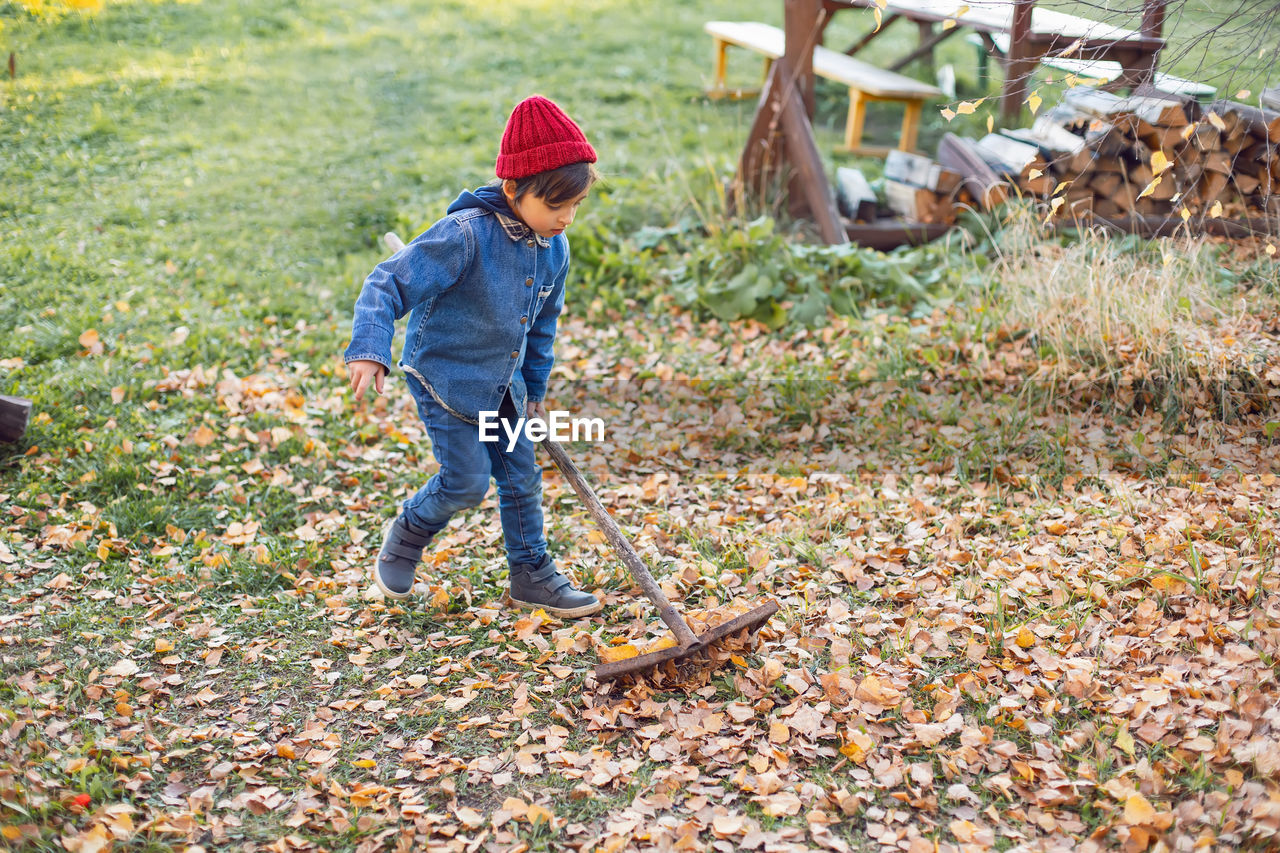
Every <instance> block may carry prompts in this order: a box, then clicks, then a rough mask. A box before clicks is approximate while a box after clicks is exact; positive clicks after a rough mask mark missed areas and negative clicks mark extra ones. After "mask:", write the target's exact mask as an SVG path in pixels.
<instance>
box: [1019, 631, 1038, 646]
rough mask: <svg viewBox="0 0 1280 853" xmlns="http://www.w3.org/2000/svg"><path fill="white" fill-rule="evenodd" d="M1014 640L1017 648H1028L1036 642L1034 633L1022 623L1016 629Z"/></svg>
mask: <svg viewBox="0 0 1280 853" xmlns="http://www.w3.org/2000/svg"><path fill="white" fill-rule="evenodd" d="M1016 642H1017V644H1018V647H1019V648H1023V649H1029V648H1031V647H1032V646H1034V645H1035V644H1036V635H1035V634H1033V633H1031V631H1029V630H1028V629H1027V626H1026V625H1023V626H1022V627H1021V628H1019V629H1018V637H1017V640H1016Z"/></svg>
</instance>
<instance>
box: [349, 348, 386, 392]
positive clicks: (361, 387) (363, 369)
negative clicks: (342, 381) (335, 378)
mask: <svg viewBox="0 0 1280 853" xmlns="http://www.w3.org/2000/svg"><path fill="white" fill-rule="evenodd" d="M386 375H387V369H386V368H385V367H383V366H382V365H381V364H378V362H376V361H364V360H360V359H357V360H356V361H351V362H348V363H347V382H348V383H349V384H350V385H351V390H352V391H354V392H355V394H356V402H357V403H358V402H360V401H361V400H362V399H364V392H365V389H366V388H368V387H369V383H370V382H372V383H373V390H374V391H376V392H378V394H382V382H383V380H384V379H385V378H386Z"/></svg>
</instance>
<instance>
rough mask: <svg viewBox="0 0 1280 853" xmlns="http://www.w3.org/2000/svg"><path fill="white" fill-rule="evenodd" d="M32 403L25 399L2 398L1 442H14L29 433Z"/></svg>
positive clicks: (0, 399)
mask: <svg viewBox="0 0 1280 853" xmlns="http://www.w3.org/2000/svg"><path fill="white" fill-rule="evenodd" d="M30 418H31V401H30V400H28V399H26V398H25V397H5V396H0V441H8V442H14V441H18V440H19V439H21V438H22V436H23V434H24V433H25V432H26V431H27V421H28V420H29V419H30Z"/></svg>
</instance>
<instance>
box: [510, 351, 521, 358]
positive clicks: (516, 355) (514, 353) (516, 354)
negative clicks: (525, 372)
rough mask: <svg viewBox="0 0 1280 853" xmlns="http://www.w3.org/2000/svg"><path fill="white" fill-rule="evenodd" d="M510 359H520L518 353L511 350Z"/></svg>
mask: <svg viewBox="0 0 1280 853" xmlns="http://www.w3.org/2000/svg"><path fill="white" fill-rule="evenodd" d="M511 357H512V358H519V357H520V352H519V350H512V351H511Z"/></svg>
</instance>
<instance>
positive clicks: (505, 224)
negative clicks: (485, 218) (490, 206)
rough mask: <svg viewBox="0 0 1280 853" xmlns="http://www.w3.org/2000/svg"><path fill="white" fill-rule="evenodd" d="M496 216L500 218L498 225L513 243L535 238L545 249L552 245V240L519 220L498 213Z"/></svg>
mask: <svg viewBox="0 0 1280 853" xmlns="http://www.w3.org/2000/svg"><path fill="white" fill-rule="evenodd" d="M494 216H496V217H498V224H499V225H501V226H502V230H503V231H505V232H507V236H508V237H510V238H511V239H512V240H513V241H515V242H517V243H518V242H520V241H521V240H524V239H526V238H528V237H533V239H534V240H536V241H538V245H539V246H540V247H541V248H543V249H545V248H547V247H548V246H550V245H551V241H550V240H548V239H547V238H546V237H543V236H542V235H540V234H538V233H537V232H535V231H534V230H533V229H532V228H530V227H529V226H528V225H525V224H524V223H523V222H521V221H520V220H519V219H515V218H513V217H510V216H507V215H506V214H505V213H497V212H496V211H495V213H494Z"/></svg>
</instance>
